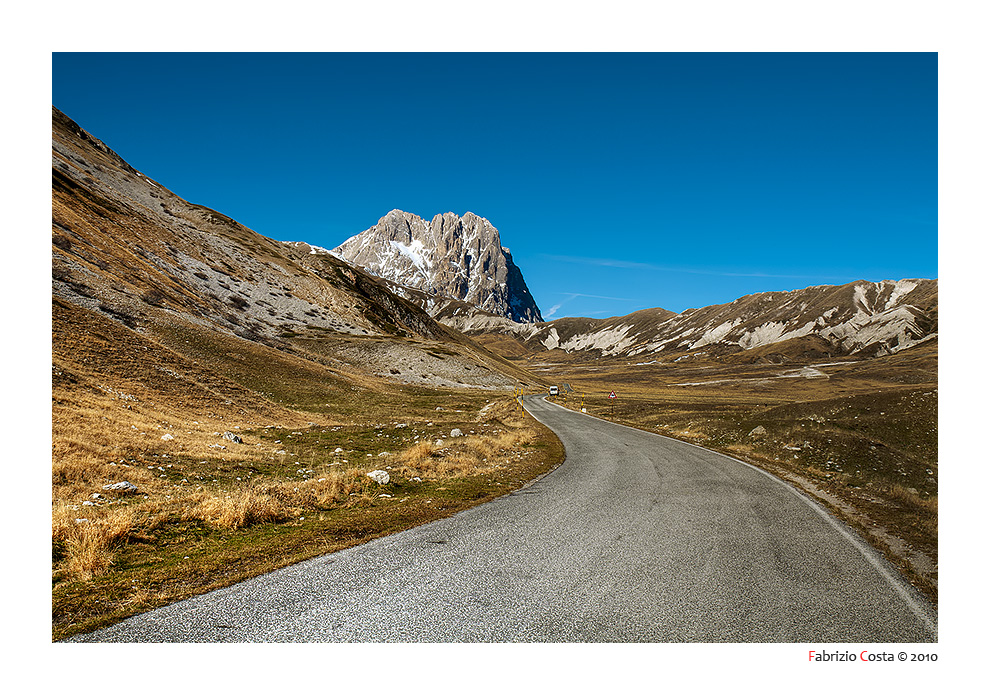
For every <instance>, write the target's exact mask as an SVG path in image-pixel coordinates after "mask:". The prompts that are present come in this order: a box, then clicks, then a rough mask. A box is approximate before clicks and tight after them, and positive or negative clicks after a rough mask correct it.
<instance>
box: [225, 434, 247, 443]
mask: <svg viewBox="0 0 990 695" xmlns="http://www.w3.org/2000/svg"><path fill="white" fill-rule="evenodd" d="M222 436H223V438H224V439H229V440H230V441H232V442H233V443H234V444H243V443H244V440H243V439H241V438H240V437H239V436H238V435H236V434H234V433H233V432H224V433H223V435H222Z"/></svg>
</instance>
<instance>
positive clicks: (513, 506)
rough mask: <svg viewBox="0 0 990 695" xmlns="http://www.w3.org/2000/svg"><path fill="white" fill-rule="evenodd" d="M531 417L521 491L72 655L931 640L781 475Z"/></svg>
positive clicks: (900, 599)
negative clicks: (528, 464)
mask: <svg viewBox="0 0 990 695" xmlns="http://www.w3.org/2000/svg"><path fill="white" fill-rule="evenodd" d="M526 406H527V409H528V410H529V411H530V412H531V413H532V414H533V415H534V416H535V417H537V418H538V419H539V420H541V421H542V422H544V423H545V424H546V425H548V426H549V427H550V428H551V429H553V430H554V432H556V433H557V435H558V436H559V437H560V438H561V440H562V441H563V443H564V446H565V448H566V451H567V460H566V461H565V462H564V464H563V465H561V466H560V467H559V468H557V469H556V470H554V471H553V472H551V473H550V474H548V475H547V476H545V477H543V478H542V479H540V480H538V481H537V482H535V483H534V484H532V485H530V486H529V487H527V488H525V489H522V490H519V491H516V492H514V493H512V494H509V495H506V496H505V497H502V498H499V499H497V500H495V501H493V502H490V503H488V504H485V505H482V506H480V507H475V508H474V509H470V510H468V511H465V512H462V513H460V514H457V515H456V516H453V517H451V518H448V519H443V520H440V521H437V522H434V523H431V524H427V525H425V526H421V527H418V528H414V529H411V530H409V531H405V532H403V533H399V534H396V535H393V536H389V537H387V538H380V539H377V540H374V541H371V542H369V543H367V544H365V545H361V546H358V547H354V548H350V549H348V550H344V551H341V552H338V553H333V554H330V555H325V556H323V557H319V558H315V559H313V560H310V561H307V562H303V563H300V564H298V565H294V566H292V567H287V568H285V569H282V570H278V571H276V572H272V573H270V574H266V575H264V576H261V577H257V578H255V579H252V580H249V581H246V582H242V583H241V584H237V585H236V586H232V587H228V588H226V589H220V590H217V591H214V592H212V593H210V594H206V595H203V596H200V597H197V598H193V599H189V600H187V601H182V602H180V603H177V604H173V605H171V606H167V607H165V608H161V609H158V610H155V611H151V612H149V613H145V614H143V615H139V616H136V617H134V618H131V619H129V620H126V621H124V622H122V623H119V624H117V625H115V626H112V627H110V628H107V629H105V630H101V631H99V632H95V633H91V634H88V635H80V636H77V637H75V638H73V640H72V641H125V642H180V641H181V642H187V641H190V642H191V641H208V642H249V641H266V642H277V641H298V642H302V641H329V642H345V641H370V642H392V641H418V642H451V641H457V642H476V641H481V642H513V641H524V642H532V641H537V642H575V641H578V642H598V641H609V642H815V643H829V642H930V641H935V640H936V627H935V624H936V623H935V613H934V611H933V610H932V608H931V606H930V605H929V604H928V603H927V602H926V601H925V600H924V599H923V598H921V597H920V596H919V595H918V594H917V593H916V592H915V591H914V590H913V589H912V588H911V587H910V586H909V585H907V584H906V583H904V582H903V581H902V580H901V579H900V578H899V575H898V574H897V572H896V571H895V570H894V569H893V568H892V567H890V566H889V565H888V564H887V563H886V562H885V561H884V560H883V559H882V558H880V557H879V556H878V555H877V554H876V553H875V552H873V551H872V550H871V549H869V548H868V547H867V546H866V545H865V544H864V543H863V542H862V541H861V540H859V539H858V538H857V537H856V536H855V535H854V534H853V533H852V532H851V531H849V530H848V529H847V528H845V527H844V526H843V525H841V524H840V523H838V522H837V521H835V520H834V519H832V517H830V516H829V515H828V514H826V513H825V512H824V511H823V510H822V509H821V508H819V507H818V506H817V505H815V504H814V503H812V502H811V501H809V500H808V499H806V498H805V497H804V496H802V495H800V494H799V493H797V492H795V491H794V490H793V489H792V488H790V487H789V486H787V485H785V484H784V483H782V482H781V481H779V480H778V479H776V478H773V477H771V476H769V475H767V474H766V473H763V472H761V471H759V470H758V469H756V468H753V467H751V466H749V465H747V464H744V463H741V462H739V461H736V460H734V459H731V458H729V457H726V456H723V455H720V454H717V453H713V452H711V451H708V450H705V449H701V448H699V447H695V446H692V445H690V444H685V443H683V442H679V441H676V440H673V439H668V438H665V437H660V436H658V435H653V434H649V433H647V432H641V431H638V430H634V429H630V428H626V427H622V426H620V425H614V424H612V423H608V422H605V421H602V420H598V419H595V418H592V417H589V416H586V415H581V414H579V413H574V412H571V411H568V410H565V409H563V408H560V407H558V406H555V405H553V404H551V403H547V402H546V401H544V400H543V399H537V398H528V399H527V401H526Z"/></svg>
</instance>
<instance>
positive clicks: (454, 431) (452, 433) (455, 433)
mask: <svg viewBox="0 0 990 695" xmlns="http://www.w3.org/2000/svg"><path fill="white" fill-rule="evenodd" d="M450 436H451V437H463V436H464V433H463V432H461V431H460V430H459V429H457V428H456V427H455V428H454V429H452V430H451V431H450Z"/></svg>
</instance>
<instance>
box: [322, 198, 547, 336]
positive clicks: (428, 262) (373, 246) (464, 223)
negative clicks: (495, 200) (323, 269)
mask: <svg viewBox="0 0 990 695" xmlns="http://www.w3.org/2000/svg"><path fill="white" fill-rule="evenodd" d="M333 253H334V254H335V255H337V256H339V257H340V258H343V259H345V260H347V261H348V262H350V263H353V264H355V265H358V266H361V267H362V268H364V269H365V270H367V271H368V272H370V273H372V274H374V275H377V276H378V277H381V278H385V279H387V280H390V281H392V282H394V283H397V284H399V285H403V286H405V287H410V288H413V289H416V290H420V291H422V292H426V293H427V294H429V295H433V296H436V297H438V298H444V299H455V300H460V301H463V302H467V303H469V304H472V305H474V306H476V307H478V308H479V309H482V310H483V311H486V312H489V313H492V314H496V315H499V316H505V317H507V318H509V319H512V320H513V321H517V322H520V323H531V322H534V321H542V320H543V317H542V316H541V315H540V309H539V307H538V306H537V305H536V301H535V300H534V299H533V296H532V295H531V294H530V291H529V288H528V287H526V281H525V280H524V279H523V275H522V272H521V271H520V270H519V268H518V267H517V266H516V264H515V263H513V262H512V255H511V254H510V253H509V249H507V248H505V247H504V246H502V242H501V239H500V237H499V233H498V230H497V229H496V228H495V227H494V225H492V223H491V222H489V221H488V220H486V219H485V218H484V217H479V216H478V215H475V214H474V213H471V212H468V213H465V214H464V216H463V217H459V216H458V215H456V214H454V213H452V212H448V213H445V214H443V215H436V216H434V218H433V219H432V220H431V221H429V222H427V221H425V220H424V219H422V218H421V217H418V216H417V215H413V214H411V213H408V212H403V211H401V210H392V211H391V212H389V213H388V214H387V215H385V216H384V217H382V218H381V219H380V220H379V221H378V224H376V225H375V226H374V227H371V228H370V229H366V230H365V231H363V232H361V233H360V234H358V235H356V236H353V237H351V238H350V239H348V240H347V241H345V242H344V243H343V244H341V245H340V246H338V247H337V248H336V249H334V250H333Z"/></svg>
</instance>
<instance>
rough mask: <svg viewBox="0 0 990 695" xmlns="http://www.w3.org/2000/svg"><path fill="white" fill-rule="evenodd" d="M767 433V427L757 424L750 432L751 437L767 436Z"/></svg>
mask: <svg viewBox="0 0 990 695" xmlns="http://www.w3.org/2000/svg"><path fill="white" fill-rule="evenodd" d="M766 434H767V428H766V427H764V426H763V425H757V426H756V427H754V428H753V429H752V430H750V432H749V436H750V437H765V436H766Z"/></svg>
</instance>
